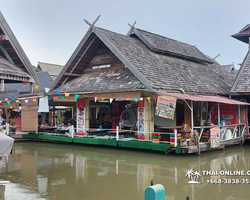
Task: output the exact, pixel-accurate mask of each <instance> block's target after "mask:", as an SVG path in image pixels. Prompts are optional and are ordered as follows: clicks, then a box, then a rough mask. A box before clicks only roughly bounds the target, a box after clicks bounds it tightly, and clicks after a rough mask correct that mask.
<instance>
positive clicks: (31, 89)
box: [30, 83, 34, 93]
mask: <svg viewBox="0 0 250 200" xmlns="http://www.w3.org/2000/svg"><path fill="white" fill-rule="evenodd" d="M33 86H34V83H30V93H33V92H34V87H33Z"/></svg>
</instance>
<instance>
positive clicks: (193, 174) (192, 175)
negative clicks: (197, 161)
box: [185, 169, 201, 184]
mask: <svg viewBox="0 0 250 200" xmlns="http://www.w3.org/2000/svg"><path fill="white" fill-rule="evenodd" d="M200 176H201V173H200V172H198V171H194V169H188V170H187V172H186V176H185V177H186V178H189V179H190V181H188V183H190V184H197V183H200V182H198V179H199V177H200Z"/></svg>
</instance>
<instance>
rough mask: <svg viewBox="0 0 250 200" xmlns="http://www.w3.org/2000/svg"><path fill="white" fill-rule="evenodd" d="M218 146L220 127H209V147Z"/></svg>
mask: <svg viewBox="0 0 250 200" xmlns="http://www.w3.org/2000/svg"><path fill="white" fill-rule="evenodd" d="M219 146H220V127H211V128H210V148H216V147H219Z"/></svg>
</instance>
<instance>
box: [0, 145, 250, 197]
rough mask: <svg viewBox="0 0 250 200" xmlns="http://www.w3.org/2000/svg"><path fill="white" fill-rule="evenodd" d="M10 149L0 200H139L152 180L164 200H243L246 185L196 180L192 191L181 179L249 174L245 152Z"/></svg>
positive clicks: (2, 165)
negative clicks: (197, 175)
mask: <svg viewBox="0 0 250 200" xmlns="http://www.w3.org/2000/svg"><path fill="white" fill-rule="evenodd" d="M14 149H15V150H14V153H13V154H12V155H11V156H9V158H8V162H7V163H6V159H1V160H0V171H1V173H0V179H4V180H9V181H11V183H10V184H7V185H6V186H0V200H2V199H4V200H12V199H13V200H14V199H22V198H23V199H25V200H27V199H29V198H30V199H62V200H63V199H71V200H75V199H85V200H93V199H108V200H110V199H120V200H125V199H126V200H127V199H138V200H139V199H143V194H144V190H145V188H146V187H147V186H149V185H150V181H151V180H152V179H153V180H154V183H161V184H163V185H164V186H165V188H166V199H167V200H176V199H185V197H186V196H190V198H191V199H192V200H201V199H204V200H206V199H220V200H223V199H230V198H231V199H237V200H243V199H249V198H248V188H249V185H244V184H239V185H232V184H231V185H226V184H220V185H219V184H209V183H206V181H207V180H208V179H210V178H225V177H224V176H223V177H221V176H219V175H217V176H215V175H212V176H201V177H200V180H199V181H201V182H202V184H198V185H189V184H188V181H189V180H188V179H187V178H185V175H186V170H187V169H190V168H193V169H194V170H197V171H202V170H212V171H221V170H249V155H250V153H249V152H250V151H249V150H250V147H248V146H246V147H234V148H231V149H227V150H225V151H216V152H211V153H204V154H202V155H201V156H199V157H198V156H182V155H178V156H176V155H173V156H171V155H168V156H165V155H162V154H152V153H143V152H132V151H121V150H119V151H117V150H114V149H112V150H109V149H99V148H90V147H79V146H78V147H76V146H64V145H53V144H39V146H38V145H37V144H34V143H16V144H15V147H14ZM233 178H240V177H235V176H234V177H233ZM242 178H243V177H242ZM244 178H245V177H244ZM239 190H240V192H239ZM211 191H212V192H211Z"/></svg>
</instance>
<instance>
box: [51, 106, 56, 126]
mask: <svg viewBox="0 0 250 200" xmlns="http://www.w3.org/2000/svg"><path fill="white" fill-rule="evenodd" d="M55 114H56V113H55V106H53V115H52V117H53V118H52V122H53V126H55Z"/></svg>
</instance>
